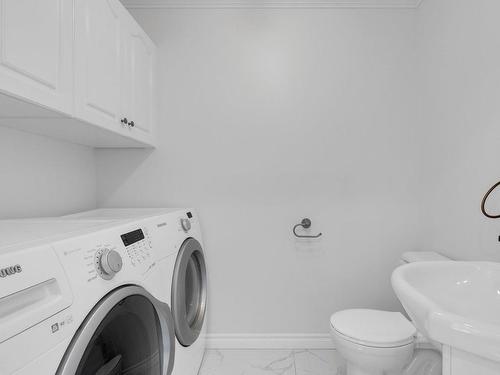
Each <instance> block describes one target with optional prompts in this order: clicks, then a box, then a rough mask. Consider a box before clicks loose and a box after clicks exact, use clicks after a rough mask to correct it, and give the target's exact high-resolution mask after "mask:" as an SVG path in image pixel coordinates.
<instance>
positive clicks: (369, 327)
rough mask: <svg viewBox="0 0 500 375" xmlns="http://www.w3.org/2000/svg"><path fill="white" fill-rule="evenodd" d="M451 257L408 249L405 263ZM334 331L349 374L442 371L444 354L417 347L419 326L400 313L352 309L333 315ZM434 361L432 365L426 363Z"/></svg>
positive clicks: (411, 374) (427, 374)
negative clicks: (417, 348)
mask: <svg viewBox="0 0 500 375" xmlns="http://www.w3.org/2000/svg"><path fill="white" fill-rule="evenodd" d="M444 260H451V259H449V258H446V257H445V256H443V255H441V254H438V253H435V252H408V253H404V254H403V255H402V256H401V262H400V263H401V264H406V263H411V262H423V261H444ZM330 333H331V336H332V340H333V342H334V344H335V347H336V349H337V351H338V352H339V354H340V355H341V356H342V357H343V358H344V359H345V360H346V362H347V375H402V374H405V375H414V374H419V375H420V374H421V371H419V368H422V367H427V368H429V370H428V371H425V375H434V374H440V372H441V370H440V367H439V366H440V362H441V359H440V354H439V353H437V352H436V351H433V350H426V351H422V350H420V349H419V350H417V351H416V353H417V355H414V352H415V347H416V342H417V340H416V336H417V331H416V329H415V326H414V325H413V324H412V323H411V322H410V321H408V320H407V319H406V318H405V317H404V316H403V315H402V314H401V313H399V312H390V311H381V310H368V309H352V310H343V311H339V312H336V313H335V314H333V315H332V316H331V318H330ZM425 361H431V362H433V363H432V364H431V365H430V366H426V365H425V366H424V365H422V362H425Z"/></svg>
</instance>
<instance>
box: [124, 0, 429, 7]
mask: <svg viewBox="0 0 500 375" xmlns="http://www.w3.org/2000/svg"><path fill="white" fill-rule="evenodd" d="M121 1H122V3H123V5H125V7H127V8H129V9H141V8H142V9H161V8H165V9H189V8H193V9H226V8H247V9H263V8H270V9H273V8H274V9H280V8H304V9H307V8H318V9H328V8H368V9H377V8H382V9H417V8H418V7H419V6H420V4H421V3H422V1H423V0H121Z"/></svg>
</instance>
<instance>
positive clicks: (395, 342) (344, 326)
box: [330, 309, 417, 348]
mask: <svg viewBox="0 0 500 375" xmlns="http://www.w3.org/2000/svg"><path fill="white" fill-rule="evenodd" d="M330 324H331V327H332V329H333V330H334V331H335V333H336V334H338V335H339V336H341V337H342V338H344V339H345V340H348V341H351V342H353V343H356V344H359V345H364V346H369V347H376V348H394V347H399V346H404V345H408V344H411V343H413V341H414V339H415V335H416V333H417V330H416V329H415V327H414V326H413V324H411V323H410V322H409V321H408V320H407V319H406V318H405V317H404V316H403V315H402V314H401V313H399V312H391V311H381V310H367V309H353V310H344V311H339V312H337V313H335V314H333V315H332V316H331V318H330Z"/></svg>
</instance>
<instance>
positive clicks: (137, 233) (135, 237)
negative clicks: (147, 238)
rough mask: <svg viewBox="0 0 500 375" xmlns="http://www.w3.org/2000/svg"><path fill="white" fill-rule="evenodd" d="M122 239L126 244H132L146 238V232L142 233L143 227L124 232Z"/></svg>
mask: <svg viewBox="0 0 500 375" xmlns="http://www.w3.org/2000/svg"><path fill="white" fill-rule="evenodd" d="M121 237H122V241H123V244H124V245H125V246H130V245H132V244H134V243H136V242H138V241H140V240H143V239H144V233H142V229H137V230H134V231H132V232H129V233H126V234H122V235H121Z"/></svg>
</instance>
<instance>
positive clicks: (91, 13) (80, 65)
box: [74, 0, 124, 129]
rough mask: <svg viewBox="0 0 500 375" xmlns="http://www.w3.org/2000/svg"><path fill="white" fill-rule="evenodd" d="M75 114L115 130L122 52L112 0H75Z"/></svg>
mask: <svg viewBox="0 0 500 375" xmlns="http://www.w3.org/2000/svg"><path fill="white" fill-rule="evenodd" d="M75 7H76V9H75V65H74V66H75V116H76V117H78V118H80V119H82V120H86V121H88V122H90V123H93V124H97V125H100V126H103V127H106V128H110V129H113V128H116V129H118V124H119V121H120V113H121V108H120V92H121V87H120V83H121V82H120V81H121V68H122V63H123V62H122V60H123V58H124V52H123V49H122V46H121V37H122V31H121V29H122V26H121V24H122V19H123V17H122V15H121V7H120V4H119V3H118V2H117V1H115V0H76V1H75Z"/></svg>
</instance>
